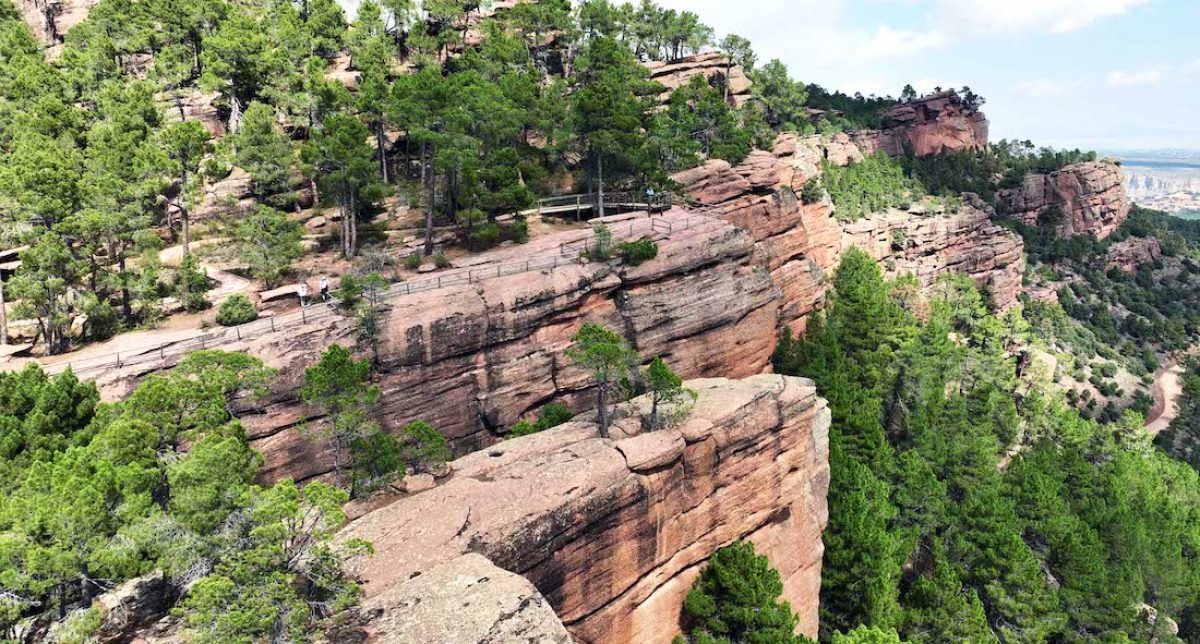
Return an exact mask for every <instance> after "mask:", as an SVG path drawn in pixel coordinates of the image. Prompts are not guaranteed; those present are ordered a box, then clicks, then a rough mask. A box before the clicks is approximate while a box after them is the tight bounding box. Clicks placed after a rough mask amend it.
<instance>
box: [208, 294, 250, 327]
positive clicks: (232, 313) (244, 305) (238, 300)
mask: <svg viewBox="0 0 1200 644" xmlns="http://www.w3.org/2000/svg"><path fill="white" fill-rule="evenodd" d="M257 319H258V311H256V310H255V309H254V303H253V302H251V301H250V298H248V297H246V296H245V295H244V294H242V293H235V294H233V295H230V296H229V299H227V300H225V301H224V302H223V303H221V308H220V309H218V310H217V324H220V325H221V326H237V325H239V324H245V323H247V322H253V321H255V320H257Z"/></svg>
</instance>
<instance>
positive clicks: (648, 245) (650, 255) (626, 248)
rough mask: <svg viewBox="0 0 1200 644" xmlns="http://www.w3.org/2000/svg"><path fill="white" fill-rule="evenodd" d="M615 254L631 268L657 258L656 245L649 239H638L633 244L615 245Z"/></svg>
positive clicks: (622, 243)
mask: <svg viewBox="0 0 1200 644" xmlns="http://www.w3.org/2000/svg"><path fill="white" fill-rule="evenodd" d="M617 252H618V253H620V254H621V256H622V257H624V258H625V261H626V262H629V264H631V265H633V266H637V265H639V264H643V263H645V262H648V261H650V260H652V259H654V258H655V257H658V244H656V243H654V242H653V241H652V240H649V239H639V240H637V241H635V242H621V243H619V244H617Z"/></svg>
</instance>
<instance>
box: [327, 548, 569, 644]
mask: <svg viewBox="0 0 1200 644" xmlns="http://www.w3.org/2000/svg"><path fill="white" fill-rule="evenodd" d="M357 612H358V615H359V618H360V620H362V622H363V623H362V624H361V626H360V628H359V630H360V631H361V633H362V634H364V635H366V636H367V641H369V642H371V644H413V643H414V642H455V643H461V644H488V643H495V644H504V643H507V642H514V643H515V642H537V643H538V644H571V643H572V639H571V635H570V634H569V633H567V629H566V627H564V626H563V624H562V622H561V621H559V619H558V616H556V615H555V614H554V609H552V608H550V605H549V604H548V603H546V599H545V598H544V597H542V595H541V593H539V592H538V591H537V589H536V588H534V587H533V584H530V583H529V581H527V580H526V579H524V578H522V577H521V576H519V575H514V574H512V573H511V572H508V571H506V570H501V569H500V568H497V567H496V566H495V565H493V564H492V562H490V561H488V560H487V558H486V557H483V556H482V555H477V554H466V555H462V556H460V557H458V558H456V559H452V560H450V561H447V562H446V563H443V564H440V565H437V566H434V567H433V568H432V569H430V570H427V571H424V572H422V574H421V575H419V576H417V577H413V578H412V579H409V580H407V581H405V582H403V583H400V584H397V585H394V586H392V587H390V588H388V589H387V590H385V591H383V592H381V593H379V594H377V595H375V596H373V597H371V598H370V599H368V600H366V601H365V602H363V604H362V605H361V606H359V608H358V611H357ZM347 639H349V638H347Z"/></svg>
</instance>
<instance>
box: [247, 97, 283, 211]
mask: <svg viewBox="0 0 1200 644" xmlns="http://www.w3.org/2000/svg"><path fill="white" fill-rule="evenodd" d="M231 140H232V142H233V147H234V149H235V153H234V160H235V162H236V163H237V165H238V166H239V167H241V168H242V169H243V170H245V171H246V172H248V173H250V178H251V180H252V182H253V183H252V184H251V189H252V190H253V191H254V194H255V195H256V196H257V197H259V198H260V199H263V200H265V201H266V202H267V203H269V204H270V205H273V206H277V207H283V206H286V205H288V204H289V203H290V202H291V201H293V200H294V194H293V192H292V181H293V174H294V171H295V156H294V155H295V153H294V152H293V150H292V144H291V142H290V141H289V140H288V138H287V136H286V135H285V134H284V133H283V130H282V129H281V128H280V127H279V123H278V121H277V119H276V116H275V110H274V109H272V108H271V106H269V105H267V104H265V103H260V102H257V101H256V102H254V103H251V104H250V106H249V107H247V108H246V111H245V114H244V115H243V116H242V127H241V129H240V130H238V132H237V134H236V135H234V136H233V137H232V138H231Z"/></svg>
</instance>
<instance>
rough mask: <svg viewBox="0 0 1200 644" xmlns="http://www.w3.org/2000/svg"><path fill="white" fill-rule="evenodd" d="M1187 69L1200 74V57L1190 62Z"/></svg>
mask: <svg viewBox="0 0 1200 644" xmlns="http://www.w3.org/2000/svg"><path fill="white" fill-rule="evenodd" d="M1187 71H1188V73H1190V74H1200V58H1197V59H1195V60H1193V61H1192V62H1190V63H1188V65H1187Z"/></svg>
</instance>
